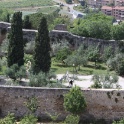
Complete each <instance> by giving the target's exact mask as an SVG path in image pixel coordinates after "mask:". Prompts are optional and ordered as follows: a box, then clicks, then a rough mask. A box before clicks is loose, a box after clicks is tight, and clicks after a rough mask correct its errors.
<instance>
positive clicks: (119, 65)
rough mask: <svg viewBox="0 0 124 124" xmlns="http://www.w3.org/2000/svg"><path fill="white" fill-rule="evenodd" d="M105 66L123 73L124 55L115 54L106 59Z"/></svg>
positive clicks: (120, 73)
mask: <svg viewBox="0 0 124 124" xmlns="http://www.w3.org/2000/svg"><path fill="white" fill-rule="evenodd" d="M107 66H108V67H109V68H110V69H112V70H115V71H116V72H117V73H118V74H119V75H124V56H123V54H121V53H120V54H116V56H115V57H114V58H110V59H109V60H108V61H107Z"/></svg>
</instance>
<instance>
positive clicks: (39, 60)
mask: <svg viewBox="0 0 124 124" xmlns="http://www.w3.org/2000/svg"><path fill="white" fill-rule="evenodd" d="M50 67H51V57H50V38H49V31H48V27H47V20H46V18H45V17H42V18H41V21H40V24H39V28H38V34H37V37H36V40H35V53H34V68H33V71H34V73H39V72H40V71H42V72H44V73H47V72H49V70H50Z"/></svg>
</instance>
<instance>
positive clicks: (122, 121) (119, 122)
mask: <svg viewBox="0 0 124 124" xmlns="http://www.w3.org/2000/svg"><path fill="white" fill-rule="evenodd" d="M112 124H124V119H122V120H120V121H114V122H113V123H112Z"/></svg>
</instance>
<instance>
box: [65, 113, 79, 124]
mask: <svg viewBox="0 0 124 124" xmlns="http://www.w3.org/2000/svg"><path fill="white" fill-rule="evenodd" d="M79 121H80V117H79V116H78V115H72V114H71V115H68V116H67V117H66V119H65V121H64V122H65V124H79Z"/></svg>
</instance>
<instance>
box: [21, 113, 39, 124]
mask: <svg viewBox="0 0 124 124" xmlns="http://www.w3.org/2000/svg"><path fill="white" fill-rule="evenodd" d="M37 120H38V119H37V118H36V117H35V116H34V115H26V116H25V117H24V118H23V119H22V120H21V121H20V123H19V124H37Z"/></svg>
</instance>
